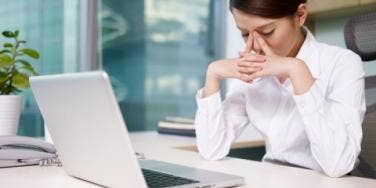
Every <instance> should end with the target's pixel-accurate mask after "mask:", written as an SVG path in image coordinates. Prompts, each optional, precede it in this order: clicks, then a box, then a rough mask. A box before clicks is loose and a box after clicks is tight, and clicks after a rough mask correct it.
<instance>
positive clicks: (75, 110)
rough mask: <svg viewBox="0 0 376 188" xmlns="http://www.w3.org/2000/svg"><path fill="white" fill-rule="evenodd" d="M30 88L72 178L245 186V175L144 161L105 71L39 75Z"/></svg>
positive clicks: (166, 184)
mask: <svg viewBox="0 0 376 188" xmlns="http://www.w3.org/2000/svg"><path fill="white" fill-rule="evenodd" d="M30 85H31V88H32V90H33V93H34V96H35V98H36V101H37V103H38V105H39V108H40V110H41V112H42V115H43V118H44V122H45V125H46V126H47V128H48V130H49V132H50V134H51V138H52V141H53V142H54V144H55V147H56V149H57V151H58V154H59V158H60V160H61V162H62V164H63V168H64V170H65V171H66V173H67V174H68V175H70V176H73V177H76V178H79V179H83V180H85V181H89V182H92V183H95V184H98V185H101V186H106V187H132V188H133V187H137V188H138V187H233V186H237V185H242V184H244V179H243V178H242V177H239V176H234V175H229V174H224V173H219V172H212V171H207V170H201V169H197V168H191V167H187V166H182V165H176V164H171V163H167V162H162V161H155V160H148V159H138V158H137V156H136V155H135V151H134V150H133V148H132V145H131V141H130V139H129V136H128V131H127V129H126V125H125V122H124V120H123V117H122V114H121V112H120V109H119V106H118V103H117V101H116V99H115V96H114V93H113V90H112V86H111V82H110V79H109V77H108V75H107V74H106V73H105V72H103V71H95V72H85V73H70V74H60V75H47V76H35V77H31V78H30ZM151 144H152V143H151Z"/></svg>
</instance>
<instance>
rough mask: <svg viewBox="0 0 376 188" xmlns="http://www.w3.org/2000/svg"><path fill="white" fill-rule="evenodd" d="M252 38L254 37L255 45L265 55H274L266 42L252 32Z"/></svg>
mask: <svg viewBox="0 0 376 188" xmlns="http://www.w3.org/2000/svg"><path fill="white" fill-rule="evenodd" d="M254 37H255V41H256V43H257V44H258V46H259V47H260V49H261V50H262V51H263V52H264V53H265V54H266V55H274V52H273V50H272V49H271V48H270V47H269V45H268V44H267V43H266V41H265V40H264V39H263V38H262V37H261V36H260V35H259V34H258V33H257V32H254Z"/></svg>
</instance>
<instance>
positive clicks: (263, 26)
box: [236, 21, 277, 30]
mask: <svg viewBox="0 0 376 188" xmlns="http://www.w3.org/2000/svg"><path fill="white" fill-rule="evenodd" d="M276 22H277V21H272V22H270V23H267V24H264V25H261V26H258V27H256V29H257V28H258V29H264V28H265V27H268V26H270V25H273V24H274V23H276ZM236 27H237V28H238V29H239V30H246V29H243V28H240V27H239V26H238V25H236Z"/></svg>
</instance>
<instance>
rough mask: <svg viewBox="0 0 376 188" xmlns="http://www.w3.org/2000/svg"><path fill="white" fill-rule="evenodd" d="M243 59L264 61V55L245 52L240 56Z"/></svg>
mask: <svg viewBox="0 0 376 188" xmlns="http://www.w3.org/2000/svg"><path fill="white" fill-rule="evenodd" d="M242 59H243V60H245V61H257V62H265V61H266V57H265V56H263V55H258V54H249V53H248V54H245V55H244V57H243V58H242Z"/></svg>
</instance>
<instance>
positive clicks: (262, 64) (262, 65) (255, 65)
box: [251, 62, 266, 68]
mask: <svg viewBox="0 0 376 188" xmlns="http://www.w3.org/2000/svg"><path fill="white" fill-rule="evenodd" d="M265 66H266V65H265V63H257V62H253V63H252V65H251V67H255V68H264V67H265Z"/></svg>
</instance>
